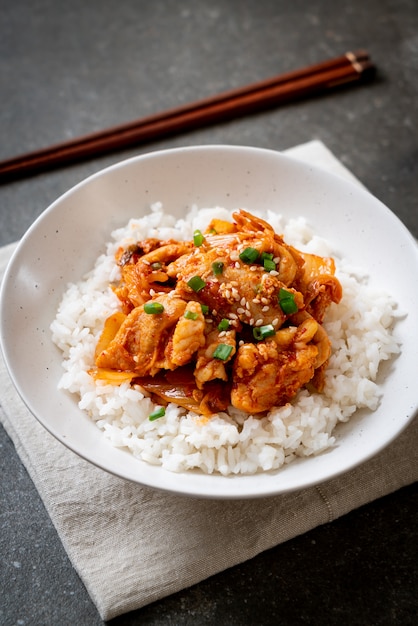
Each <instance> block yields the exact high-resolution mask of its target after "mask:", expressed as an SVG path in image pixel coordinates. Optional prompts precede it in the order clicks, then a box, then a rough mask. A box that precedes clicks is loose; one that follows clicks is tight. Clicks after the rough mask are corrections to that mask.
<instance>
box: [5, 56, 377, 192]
mask: <svg viewBox="0 0 418 626" xmlns="http://www.w3.org/2000/svg"><path fill="white" fill-rule="evenodd" d="M374 69H375V68H374V66H373V64H372V62H371V60H370V58H369V55H368V53H367V52H366V51H363V50H360V51H357V52H347V53H346V54H344V55H343V56H341V57H337V58H335V59H331V60H327V61H323V62H322V63H318V64H316V65H311V66H309V67H306V68H304V69H300V70H296V71H293V72H288V73H286V74H282V75H279V76H276V77H274V78H270V79H267V80H264V81H261V82H258V83H254V84H252V85H248V86H246V87H241V88H238V89H234V90H232V91H227V92H224V93H221V94H219V95H216V96H212V97H209V98H206V99H204V100H199V101H197V102H194V103H191V104H186V105H183V106H180V107H178V108H175V109H170V110H167V111H163V112H162V113H157V114H155V115H150V116H148V117H145V118H142V119H138V120H135V121H133V122H129V123H127V124H123V125H120V126H115V127H113V128H109V129H107V130H103V131H99V132H96V133H92V134H89V135H85V136H83V137H79V138H76V139H71V140H69V141H65V142H63V143H59V144H56V145H53V146H51V147H48V148H44V149H41V150H37V151H35V152H30V153H28V154H23V155H21V156H18V157H14V158H12V159H8V160H6V161H3V162H0V183H4V182H7V181H10V180H13V179H15V178H20V177H23V176H25V175H31V174H36V173H40V172H42V171H46V170H49V169H52V168H55V167H58V166H62V165H65V164H70V163H75V162H78V161H81V160H83V159H86V158H89V157H95V156H100V155H104V154H106V153H109V152H111V151H114V150H121V149H123V148H129V147H132V146H135V145H138V144H140V143H143V142H146V141H152V140H156V139H160V138H162V137H164V136H168V135H172V134H175V133H180V132H184V131H188V130H193V129H195V128H201V127H203V126H205V125H209V124H213V123H216V122H221V121H226V120H231V119H233V118H235V117H239V116H242V115H246V114H249V113H254V112H256V111H261V110H263V109H268V108H271V107H274V106H278V105H280V104H282V103H287V102H290V101H293V100H297V99H300V98H305V97H308V96H314V95H319V94H321V93H323V92H327V91H329V90H331V89H334V88H335V87H339V86H341V85H346V84H348V83H355V82H357V83H358V82H363V81H364V80H367V79H369V78H370V77H371V76H372V75H373V74H374Z"/></svg>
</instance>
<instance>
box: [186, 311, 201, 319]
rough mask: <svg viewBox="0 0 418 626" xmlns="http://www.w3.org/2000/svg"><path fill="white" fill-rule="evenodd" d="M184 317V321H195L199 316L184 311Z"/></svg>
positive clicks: (192, 312)
mask: <svg viewBox="0 0 418 626" xmlns="http://www.w3.org/2000/svg"><path fill="white" fill-rule="evenodd" d="M184 317H185V318H186V320H197V318H198V317H199V315H198V314H197V313H195V312H194V311H185V312H184Z"/></svg>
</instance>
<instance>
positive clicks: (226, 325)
mask: <svg viewBox="0 0 418 626" xmlns="http://www.w3.org/2000/svg"><path fill="white" fill-rule="evenodd" d="M228 328H229V320H227V319H226V318H225V317H224V318H223V319H222V320H221V321H220V322H219V324H218V330H228Z"/></svg>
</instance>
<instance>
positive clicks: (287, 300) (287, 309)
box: [278, 288, 298, 315]
mask: <svg viewBox="0 0 418 626" xmlns="http://www.w3.org/2000/svg"><path fill="white" fill-rule="evenodd" d="M278 300H279V304H280V308H281V309H282V311H283V313H286V315H292V313H297V311H298V305H297V304H296V302H295V296H294V294H293V293H291V292H290V291H287V289H283V288H281V289H280V291H279V296H278Z"/></svg>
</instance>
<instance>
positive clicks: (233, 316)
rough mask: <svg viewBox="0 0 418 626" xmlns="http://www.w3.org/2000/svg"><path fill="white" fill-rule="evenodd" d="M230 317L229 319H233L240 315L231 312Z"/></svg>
mask: <svg viewBox="0 0 418 626" xmlns="http://www.w3.org/2000/svg"><path fill="white" fill-rule="evenodd" d="M228 317H229V319H231V320H236V319H238V315H235V313H229V315H228Z"/></svg>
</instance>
